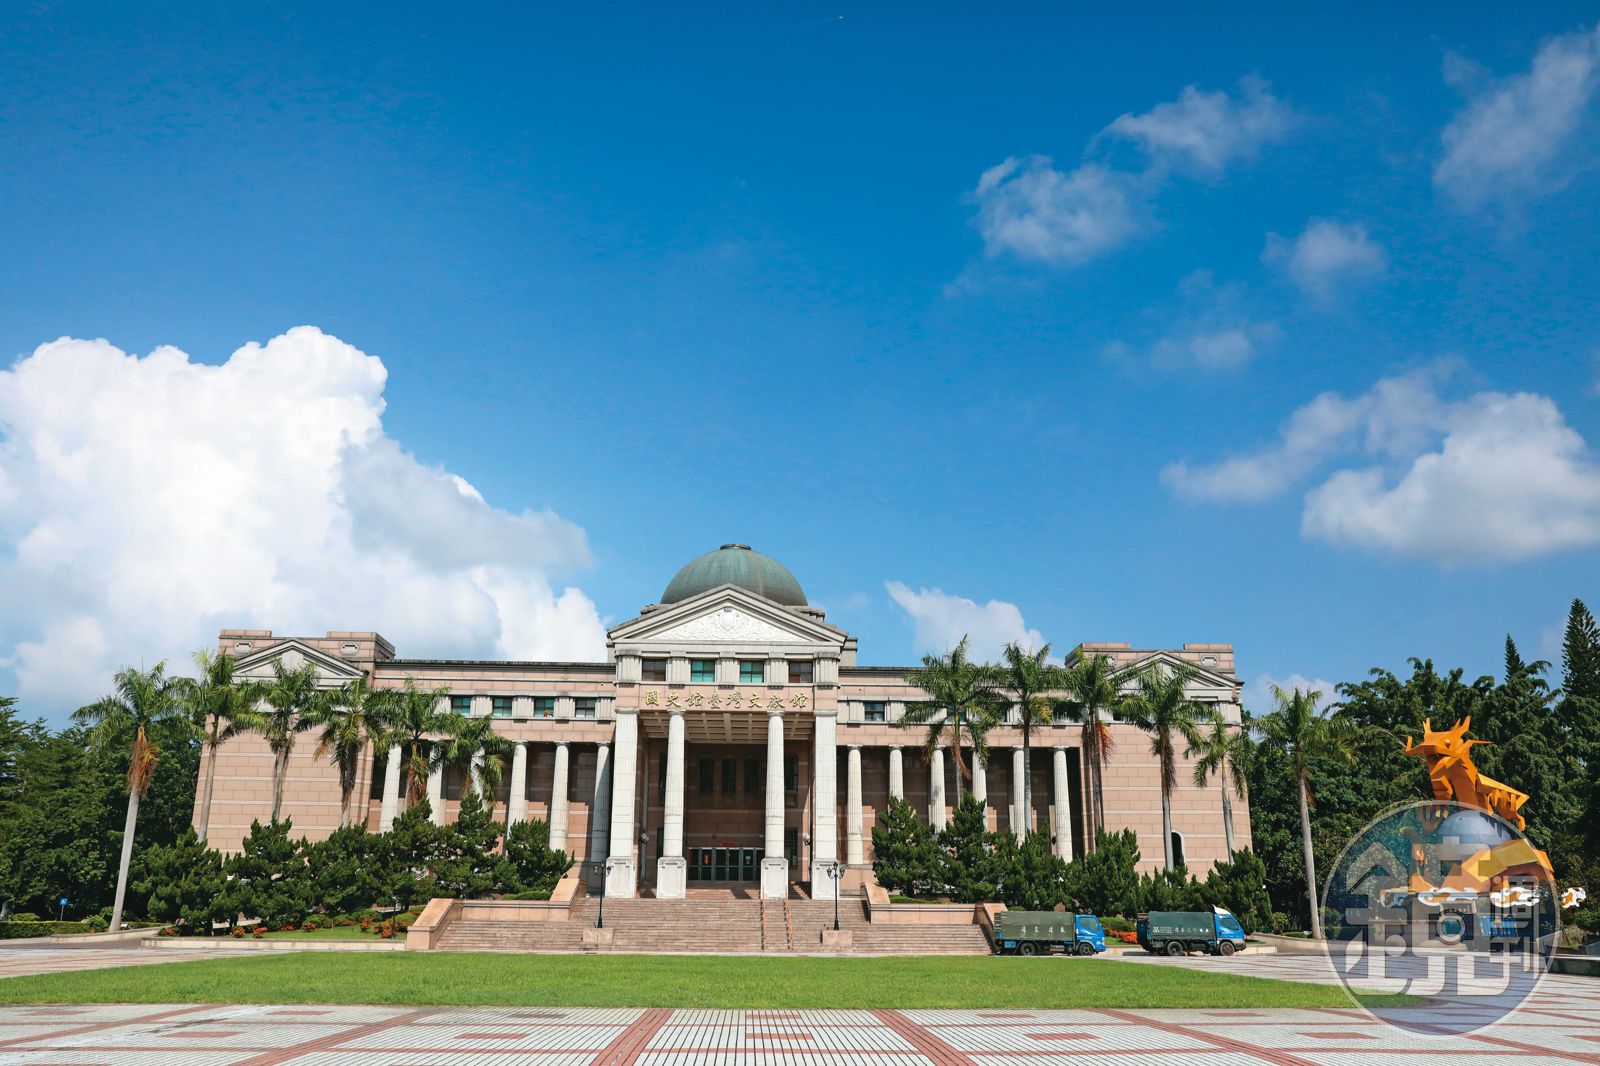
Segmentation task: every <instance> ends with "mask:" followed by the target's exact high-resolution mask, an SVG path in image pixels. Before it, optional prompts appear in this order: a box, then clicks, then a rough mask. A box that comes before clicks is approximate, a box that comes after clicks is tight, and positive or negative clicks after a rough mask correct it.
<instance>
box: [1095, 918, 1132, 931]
mask: <svg viewBox="0 0 1600 1066" xmlns="http://www.w3.org/2000/svg"><path fill="white" fill-rule="evenodd" d="M1100 924H1101V925H1102V926H1103V927H1104V928H1105V931H1106V932H1108V933H1133V932H1137V931H1138V930H1137V927H1136V924H1135V923H1134V922H1133V921H1131V920H1130V919H1127V918H1121V917H1118V916H1117V915H1115V914H1112V915H1108V916H1106V917H1103V918H1101V919H1100Z"/></svg>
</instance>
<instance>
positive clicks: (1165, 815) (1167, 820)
mask: <svg viewBox="0 0 1600 1066" xmlns="http://www.w3.org/2000/svg"><path fill="white" fill-rule="evenodd" d="M1161 851H1162V855H1163V856H1164V857H1165V859H1166V863H1167V865H1166V869H1168V870H1170V869H1172V790H1171V789H1169V788H1168V787H1167V786H1166V783H1165V782H1163V783H1162V785H1161Z"/></svg>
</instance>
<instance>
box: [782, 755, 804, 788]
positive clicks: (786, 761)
mask: <svg viewBox="0 0 1600 1066" xmlns="http://www.w3.org/2000/svg"><path fill="white" fill-rule="evenodd" d="M783 790H784V791H785V792H793V793H798V792H799V791H800V756H798V755H785V756H784V757H783Z"/></svg>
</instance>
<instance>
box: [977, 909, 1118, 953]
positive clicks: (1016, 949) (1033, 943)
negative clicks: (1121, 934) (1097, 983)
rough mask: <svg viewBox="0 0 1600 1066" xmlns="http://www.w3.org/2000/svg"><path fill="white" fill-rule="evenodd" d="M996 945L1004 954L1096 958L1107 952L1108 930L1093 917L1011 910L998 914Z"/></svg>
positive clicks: (1059, 912)
mask: <svg viewBox="0 0 1600 1066" xmlns="http://www.w3.org/2000/svg"><path fill="white" fill-rule="evenodd" d="M994 946H995V950H996V951H998V952H1000V953H1001V954H1003V955H1048V954H1050V953H1051V952H1053V951H1056V950H1058V949H1059V950H1061V951H1063V952H1065V953H1066V954H1068V955H1093V954H1094V953H1095V952H1097V951H1104V950H1105V949H1106V931H1105V930H1104V929H1103V928H1101V926H1100V919H1099V918H1096V917H1095V916H1094V915H1092V914H1068V913H1067V912H1066V911H1010V910H1008V911H1001V912H1000V913H999V914H997V915H995V919H994Z"/></svg>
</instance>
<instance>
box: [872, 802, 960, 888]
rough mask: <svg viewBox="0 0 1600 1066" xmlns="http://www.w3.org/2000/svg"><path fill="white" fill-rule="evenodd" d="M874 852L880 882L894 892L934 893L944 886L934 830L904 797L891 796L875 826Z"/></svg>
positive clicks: (875, 868) (873, 831)
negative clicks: (919, 816)
mask: <svg viewBox="0 0 1600 1066" xmlns="http://www.w3.org/2000/svg"><path fill="white" fill-rule="evenodd" d="M872 854H873V859H872V869H873V872H874V873H876V874H877V876H878V883H879V884H880V885H882V886H883V887H884V888H886V889H888V890H889V891H890V892H892V893H893V892H898V893H900V894H902V895H907V896H932V895H935V894H937V892H938V890H939V889H940V888H942V887H943V880H942V878H941V876H940V871H939V866H940V863H941V852H940V850H939V845H938V843H937V842H935V841H934V839H933V830H932V829H930V828H928V825H927V823H926V822H924V821H922V819H920V818H918V817H917V812H916V811H915V810H913V809H912V807H911V804H909V803H907V802H906V801H905V800H903V799H898V798H893V799H890V800H889V806H888V808H887V809H886V810H885V811H884V812H883V815H882V817H880V818H879V819H878V822H877V824H876V825H874V826H873V827H872Z"/></svg>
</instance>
